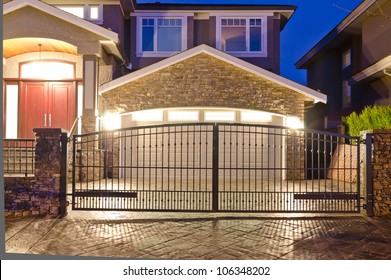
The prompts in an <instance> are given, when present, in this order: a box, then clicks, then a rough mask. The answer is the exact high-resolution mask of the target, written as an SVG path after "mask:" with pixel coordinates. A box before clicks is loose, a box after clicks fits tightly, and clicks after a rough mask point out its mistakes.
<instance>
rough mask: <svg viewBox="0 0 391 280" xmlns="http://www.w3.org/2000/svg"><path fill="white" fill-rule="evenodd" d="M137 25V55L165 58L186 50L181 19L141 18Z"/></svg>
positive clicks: (182, 20) (183, 25)
mask: <svg viewBox="0 0 391 280" xmlns="http://www.w3.org/2000/svg"><path fill="white" fill-rule="evenodd" d="M139 23H140V26H141V28H139V32H138V34H139V43H138V55H147V56H148V55H152V56H153V55H157V56H167V55H171V54H174V53H177V52H181V51H183V50H185V49H186V33H185V24H184V19H183V18H181V17H142V18H140V21H139Z"/></svg>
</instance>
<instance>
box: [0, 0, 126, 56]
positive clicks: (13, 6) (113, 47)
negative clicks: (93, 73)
mask: <svg viewBox="0 0 391 280" xmlns="http://www.w3.org/2000/svg"><path fill="white" fill-rule="evenodd" d="M28 6H29V7H33V8H35V9H38V10H40V11H42V12H44V13H47V14H50V15H52V16H54V17H57V18H59V19H61V20H64V21H66V22H68V23H71V24H73V25H76V26H79V27H81V28H83V29H85V30H88V31H90V32H92V33H94V34H96V35H99V36H101V37H103V38H105V40H101V41H100V43H101V44H102V45H103V46H104V47H105V48H106V50H108V52H109V53H111V54H113V55H115V56H117V57H118V58H120V59H122V60H126V57H124V55H123V54H122V51H121V49H120V47H119V44H120V42H119V38H118V34H117V33H115V32H113V31H111V30H109V29H106V28H103V27H101V26H99V25H96V24H94V23H92V22H89V21H87V20H84V19H82V18H79V17H77V16H75V15H72V14H70V13H67V12H65V11H63V10H61V9H58V8H56V7H54V6H52V5H49V4H46V3H43V2H41V1H39V0H13V1H11V2H8V3H6V4H4V5H3V15H6V14H9V13H12V12H14V11H17V10H19V9H22V8H24V7H28Z"/></svg>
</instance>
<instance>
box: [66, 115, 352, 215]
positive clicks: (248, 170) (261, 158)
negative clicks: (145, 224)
mask: <svg viewBox="0 0 391 280" xmlns="http://www.w3.org/2000/svg"><path fill="white" fill-rule="evenodd" d="M73 153H74V154H73V158H74V161H73V169H72V170H73V171H72V172H73V181H72V197H73V209H78V210H98V209H99V210H135V211H198V212H212V211H213V212H218V211H222V212H358V211H359V207H360V195H359V194H360V163H359V159H360V149H359V139H358V138H355V137H349V136H346V135H339V134H335V133H328V132H322V131H314V130H303V129H289V128H287V127H279V126H265V125H250V124H248V125H247V124H224V123H192V124H168V125H159V126H145V127H133V128H126V129H119V130H115V131H104V132H96V133H90V134H84V135H74V137H73Z"/></svg>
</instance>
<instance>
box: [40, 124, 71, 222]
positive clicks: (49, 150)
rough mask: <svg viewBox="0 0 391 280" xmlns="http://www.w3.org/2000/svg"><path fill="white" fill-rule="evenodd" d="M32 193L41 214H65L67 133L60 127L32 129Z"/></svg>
mask: <svg viewBox="0 0 391 280" xmlns="http://www.w3.org/2000/svg"><path fill="white" fill-rule="evenodd" d="M34 132H35V135H36V146H35V179H36V182H37V183H36V186H35V192H36V193H37V196H39V199H40V201H41V203H40V206H39V209H40V213H41V214H48V215H50V216H64V215H66V207H67V205H66V189H67V181H68V178H67V167H68V163H67V158H68V156H67V146H68V143H67V142H68V141H67V133H66V132H65V131H64V130H62V129H60V128H35V129H34Z"/></svg>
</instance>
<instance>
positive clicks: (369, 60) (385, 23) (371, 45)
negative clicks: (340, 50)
mask: <svg viewBox="0 0 391 280" xmlns="http://www.w3.org/2000/svg"><path fill="white" fill-rule="evenodd" d="M381 9H382V12H383V13H384V15H388V16H389V15H391V2H390V1H388V4H385V5H383V6H382V7H381ZM376 14H380V11H376ZM362 40H363V41H362V45H363V47H362V67H363V68H366V67H368V66H370V65H372V64H373V63H375V62H377V61H379V60H380V59H382V58H384V57H385V56H388V55H390V51H391V50H390V46H391V21H390V19H389V18H386V16H369V17H368V18H367V19H366V20H365V21H364V22H363V23H362Z"/></svg>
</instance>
